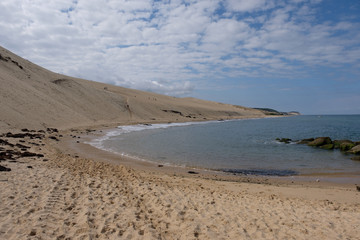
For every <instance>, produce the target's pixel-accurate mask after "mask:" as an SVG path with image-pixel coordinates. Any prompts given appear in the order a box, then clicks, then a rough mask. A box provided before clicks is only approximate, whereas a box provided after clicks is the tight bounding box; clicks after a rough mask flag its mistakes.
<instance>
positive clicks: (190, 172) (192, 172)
mask: <svg viewBox="0 0 360 240" xmlns="http://www.w3.org/2000/svg"><path fill="white" fill-rule="evenodd" d="M188 173H189V174H199V173H198V172H194V171H188Z"/></svg>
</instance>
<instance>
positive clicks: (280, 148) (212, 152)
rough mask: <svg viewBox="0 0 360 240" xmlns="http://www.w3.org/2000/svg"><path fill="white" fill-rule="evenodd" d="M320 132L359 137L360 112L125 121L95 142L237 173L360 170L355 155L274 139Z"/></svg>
mask: <svg viewBox="0 0 360 240" xmlns="http://www.w3.org/2000/svg"><path fill="white" fill-rule="evenodd" d="M320 136H329V137H331V138H332V139H333V140H334V139H350V140H353V141H360V115H346V116H340V115H336V116H294V117H284V118H266V119H246V120H234V121H224V122H206V123H185V124H157V125H151V126H146V125H137V126H122V127H121V126H120V127H119V128H118V129H116V130H114V131H111V132H109V133H108V134H107V135H106V136H105V137H103V138H101V139H97V140H95V141H94V142H92V145H94V146H96V147H99V148H102V149H105V150H108V151H112V152H116V153H119V154H123V155H128V156H132V157H135V158H138V159H146V160H149V161H153V162H156V163H159V164H170V165H178V166H188V167H198V168H205V169H213V170H221V171H229V172H234V173H246V174H260V175H296V174H299V173H319V172H323V173H337V172H339V173H355V174H359V175H360V162H358V161H353V160H350V157H351V155H346V154H344V153H341V152H340V151H338V150H323V149H318V148H312V147H308V146H306V145H299V144H283V143H279V142H277V141H276V140H275V139H276V138H291V139H293V140H300V139H304V138H310V137H320Z"/></svg>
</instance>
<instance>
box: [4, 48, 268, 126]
mask: <svg viewBox="0 0 360 240" xmlns="http://www.w3.org/2000/svg"><path fill="white" fill-rule="evenodd" d="M0 54H1V56H0V86H1V88H0V102H1V105H0V113H1V114H0V122H1V123H0V128H22V127H27V128H44V127H57V128H69V127H76V126H87V125H92V126H93V125H100V124H104V123H107V124H111V123H122V124H126V123H136V122H164V121H165V122H166V121H194V120H197V121H199V120H206V119H222V118H223V119H227V118H238V117H261V116H264V114H263V113H261V112H260V111H258V110H254V109H249V108H244V107H240V106H233V105H226V104H220V103H215V102H209V101H202V100H199V99H193V98H174V97H169V96H164V95H159V94H154V93H148V92H142V91H137V90H132V89H126V88H122V87H116V86H112V85H107V84H102V83H97V82H92V81H87V80H82V79H76V78H72V77H68V76H64V75H60V74H56V73H53V72H50V71H48V70H46V69H44V68H42V67H39V66H37V65H35V64H33V63H31V62H29V61H27V60H24V59H22V58H20V57H19V56H16V55H15V54H13V53H11V52H10V51H7V50H6V49H4V48H1V47H0Z"/></svg>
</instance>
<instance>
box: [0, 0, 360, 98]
mask: <svg viewBox="0 0 360 240" xmlns="http://www.w3.org/2000/svg"><path fill="white" fill-rule="evenodd" d="M314 4H316V3H313V1H308V0H293V1H286V0H284V1H283V0H281V1H280V0H278V1H275V0H272V1H265V0H253V1H245V0H237V1H235V0H228V1H226V2H223V1H220V0H206V1H205V0H203V1H196V0H191V1H190V0H188V1H148V0H144V1H141V0H138V1H126V0H121V1H118V0H108V1H105V0H78V1H73V0H66V1H65V0H61V1H60V0H54V1H40V0H32V1H20V0H2V1H1V3H0V29H1V32H0V39H1V40H0V43H1V44H2V45H3V46H4V47H7V48H9V49H10V50H12V51H15V52H16V53H18V54H20V55H22V56H24V57H26V58H28V59H29V60H32V61H34V62H35V63H37V64H40V65H42V66H44V67H47V68H50V69H51V70H54V71H56V72H61V73H65V74H70V75H74V76H78V77H83V78H87V79H92V80H98V81H103V82H108V83H116V84H119V85H124V86H129V87H135V88H140V89H144V90H151V91H156V92H161V93H166V94H170V95H180V94H184V95H186V94H189V93H190V92H191V91H192V90H193V89H194V88H203V86H202V85H203V84H204V80H205V79H207V81H212V80H213V81H215V80H217V81H220V80H221V81H227V79H229V78H237V79H240V78H242V77H244V76H245V77H254V78H255V77H258V78H265V77H267V76H269V75H272V76H273V75H276V76H278V77H289V76H294V75H297V74H298V73H299V72H300V71H303V70H304V69H305V68H306V66H314V65H319V66H334V65H338V66H342V65H343V64H344V63H346V64H350V65H352V66H358V65H359V62H360V55H359V51H360V47H359V44H358V40H357V39H359V37H360V27H359V23H354V22H350V20H349V21H337V22H331V21H319V20H317V13H318V12H317V11H318V10H317V8H315V7H314V6H317V5H314ZM294 63H295V64H294ZM310 72H311V71H310ZM310 72H309V71H305V72H302V75H306V74H309V73H310ZM298 75H301V74H300V73H299V74H298Z"/></svg>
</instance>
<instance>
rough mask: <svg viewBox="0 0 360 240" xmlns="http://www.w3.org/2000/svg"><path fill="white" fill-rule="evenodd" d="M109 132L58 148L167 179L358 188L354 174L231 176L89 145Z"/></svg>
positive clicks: (359, 180) (84, 136)
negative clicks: (159, 175) (157, 174)
mask: <svg viewBox="0 0 360 240" xmlns="http://www.w3.org/2000/svg"><path fill="white" fill-rule="evenodd" d="M214 122H216V121H214ZM140 124H141V123H140ZM123 126H129V125H123ZM112 129H116V128H93V129H92V130H91V131H90V132H84V131H82V130H76V131H77V132H78V133H77V134H78V136H77V137H76V138H74V137H71V136H67V137H65V138H64V139H63V143H62V144H60V148H61V149H63V150H64V151H68V153H69V154H72V155H74V156H80V157H85V158H89V159H93V160H95V161H100V162H106V163H110V164H115V165H125V166H128V167H131V168H134V169H135V170H141V171H148V172H154V171H155V172H158V173H161V174H167V175H182V176H192V177H200V178H206V179H214V180H219V181H234V182H254V183H264V184H269V183H273V184H285V185H288V184H292V185H293V184H302V185H304V184H309V185H311V186H325V185H328V186H331V185H337V186H345V187H349V188H351V187H354V186H357V185H358V184H359V185H360V176H359V175H355V174H354V173H353V174H351V173H350V174H349V173H345V172H344V173H324V172H314V173H308V174H298V175H293V176H276V175H256V174H233V173H229V172H225V171H221V170H214V169H206V168H199V167H187V166H178V165H172V164H162V163H157V162H154V161H151V160H147V159H140V158H137V157H132V156H127V155H122V154H119V153H115V152H110V151H107V150H104V149H100V148H97V147H95V146H93V145H91V144H89V142H90V141H91V140H93V139H96V138H98V137H101V136H104V134H106V131H108V130H109V131H111V130H112ZM104 132H105V133H104ZM79 140H80V141H79ZM189 172H191V173H189Z"/></svg>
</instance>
